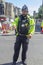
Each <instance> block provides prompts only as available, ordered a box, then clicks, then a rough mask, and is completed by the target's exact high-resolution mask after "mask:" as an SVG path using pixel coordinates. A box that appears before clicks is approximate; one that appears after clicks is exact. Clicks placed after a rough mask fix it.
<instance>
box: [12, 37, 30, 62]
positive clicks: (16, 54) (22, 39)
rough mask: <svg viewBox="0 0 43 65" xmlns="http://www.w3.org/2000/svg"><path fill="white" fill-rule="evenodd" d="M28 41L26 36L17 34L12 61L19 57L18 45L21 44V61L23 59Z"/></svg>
mask: <svg viewBox="0 0 43 65" xmlns="http://www.w3.org/2000/svg"><path fill="white" fill-rule="evenodd" d="M28 43H29V39H28V38H27V37H26V36H17V37H16V42H15V45H14V56H13V62H16V61H17V59H18V57H19V52H20V47H21V44H22V58H21V59H22V61H25V59H26V52H27V49H28Z"/></svg>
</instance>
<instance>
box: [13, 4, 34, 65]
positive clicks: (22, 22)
mask: <svg viewBox="0 0 43 65" xmlns="http://www.w3.org/2000/svg"><path fill="white" fill-rule="evenodd" d="M14 28H15V29H16V31H17V33H16V42H15V46H14V56H13V65H16V62H17V59H18V56H19V52H20V47H21V44H22V58H21V59H22V64H23V65H26V63H25V60H26V52H27V49H28V44H29V39H30V38H31V37H32V34H33V33H34V31H35V22H34V19H31V18H30V17H29V16H28V8H27V6H26V5H24V6H23V7H22V14H21V15H20V16H19V17H17V18H16V19H15V21H14Z"/></svg>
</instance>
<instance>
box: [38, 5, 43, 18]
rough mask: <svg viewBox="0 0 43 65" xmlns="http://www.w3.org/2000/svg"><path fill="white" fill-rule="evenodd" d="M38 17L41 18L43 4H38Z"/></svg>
mask: <svg viewBox="0 0 43 65" xmlns="http://www.w3.org/2000/svg"><path fill="white" fill-rule="evenodd" d="M38 17H39V18H41V19H43V6H40V8H39V10H38Z"/></svg>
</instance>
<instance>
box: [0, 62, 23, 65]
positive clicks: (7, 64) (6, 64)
mask: <svg viewBox="0 0 43 65" xmlns="http://www.w3.org/2000/svg"><path fill="white" fill-rule="evenodd" d="M21 64H22V63H21V62H17V64H16V65H21ZM0 65H12V62H11V63H5V64H0Z"/></svg>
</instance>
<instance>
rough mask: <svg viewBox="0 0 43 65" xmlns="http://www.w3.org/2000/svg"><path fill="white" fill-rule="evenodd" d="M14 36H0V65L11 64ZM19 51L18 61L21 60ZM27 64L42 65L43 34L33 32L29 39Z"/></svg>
mask: <svg viewBox="0 0 43 65" xmlns="http://www.w3.org/2000/svg"><path fill="white" fill-rule="evenodd" d="M15 39H16V37H15V36H0V65H11V63H12V60H13V53H14V50H13V49H14V42H15ZM21 52H22V47H21V50H20V55H19V59H18V62H19V61H21ZM26 61H27V65H43V34H40V33H35V34H34V35H33V37H32V38H31V39H30V41H29V45H28V52H27V60H26Z"/></svg>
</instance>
